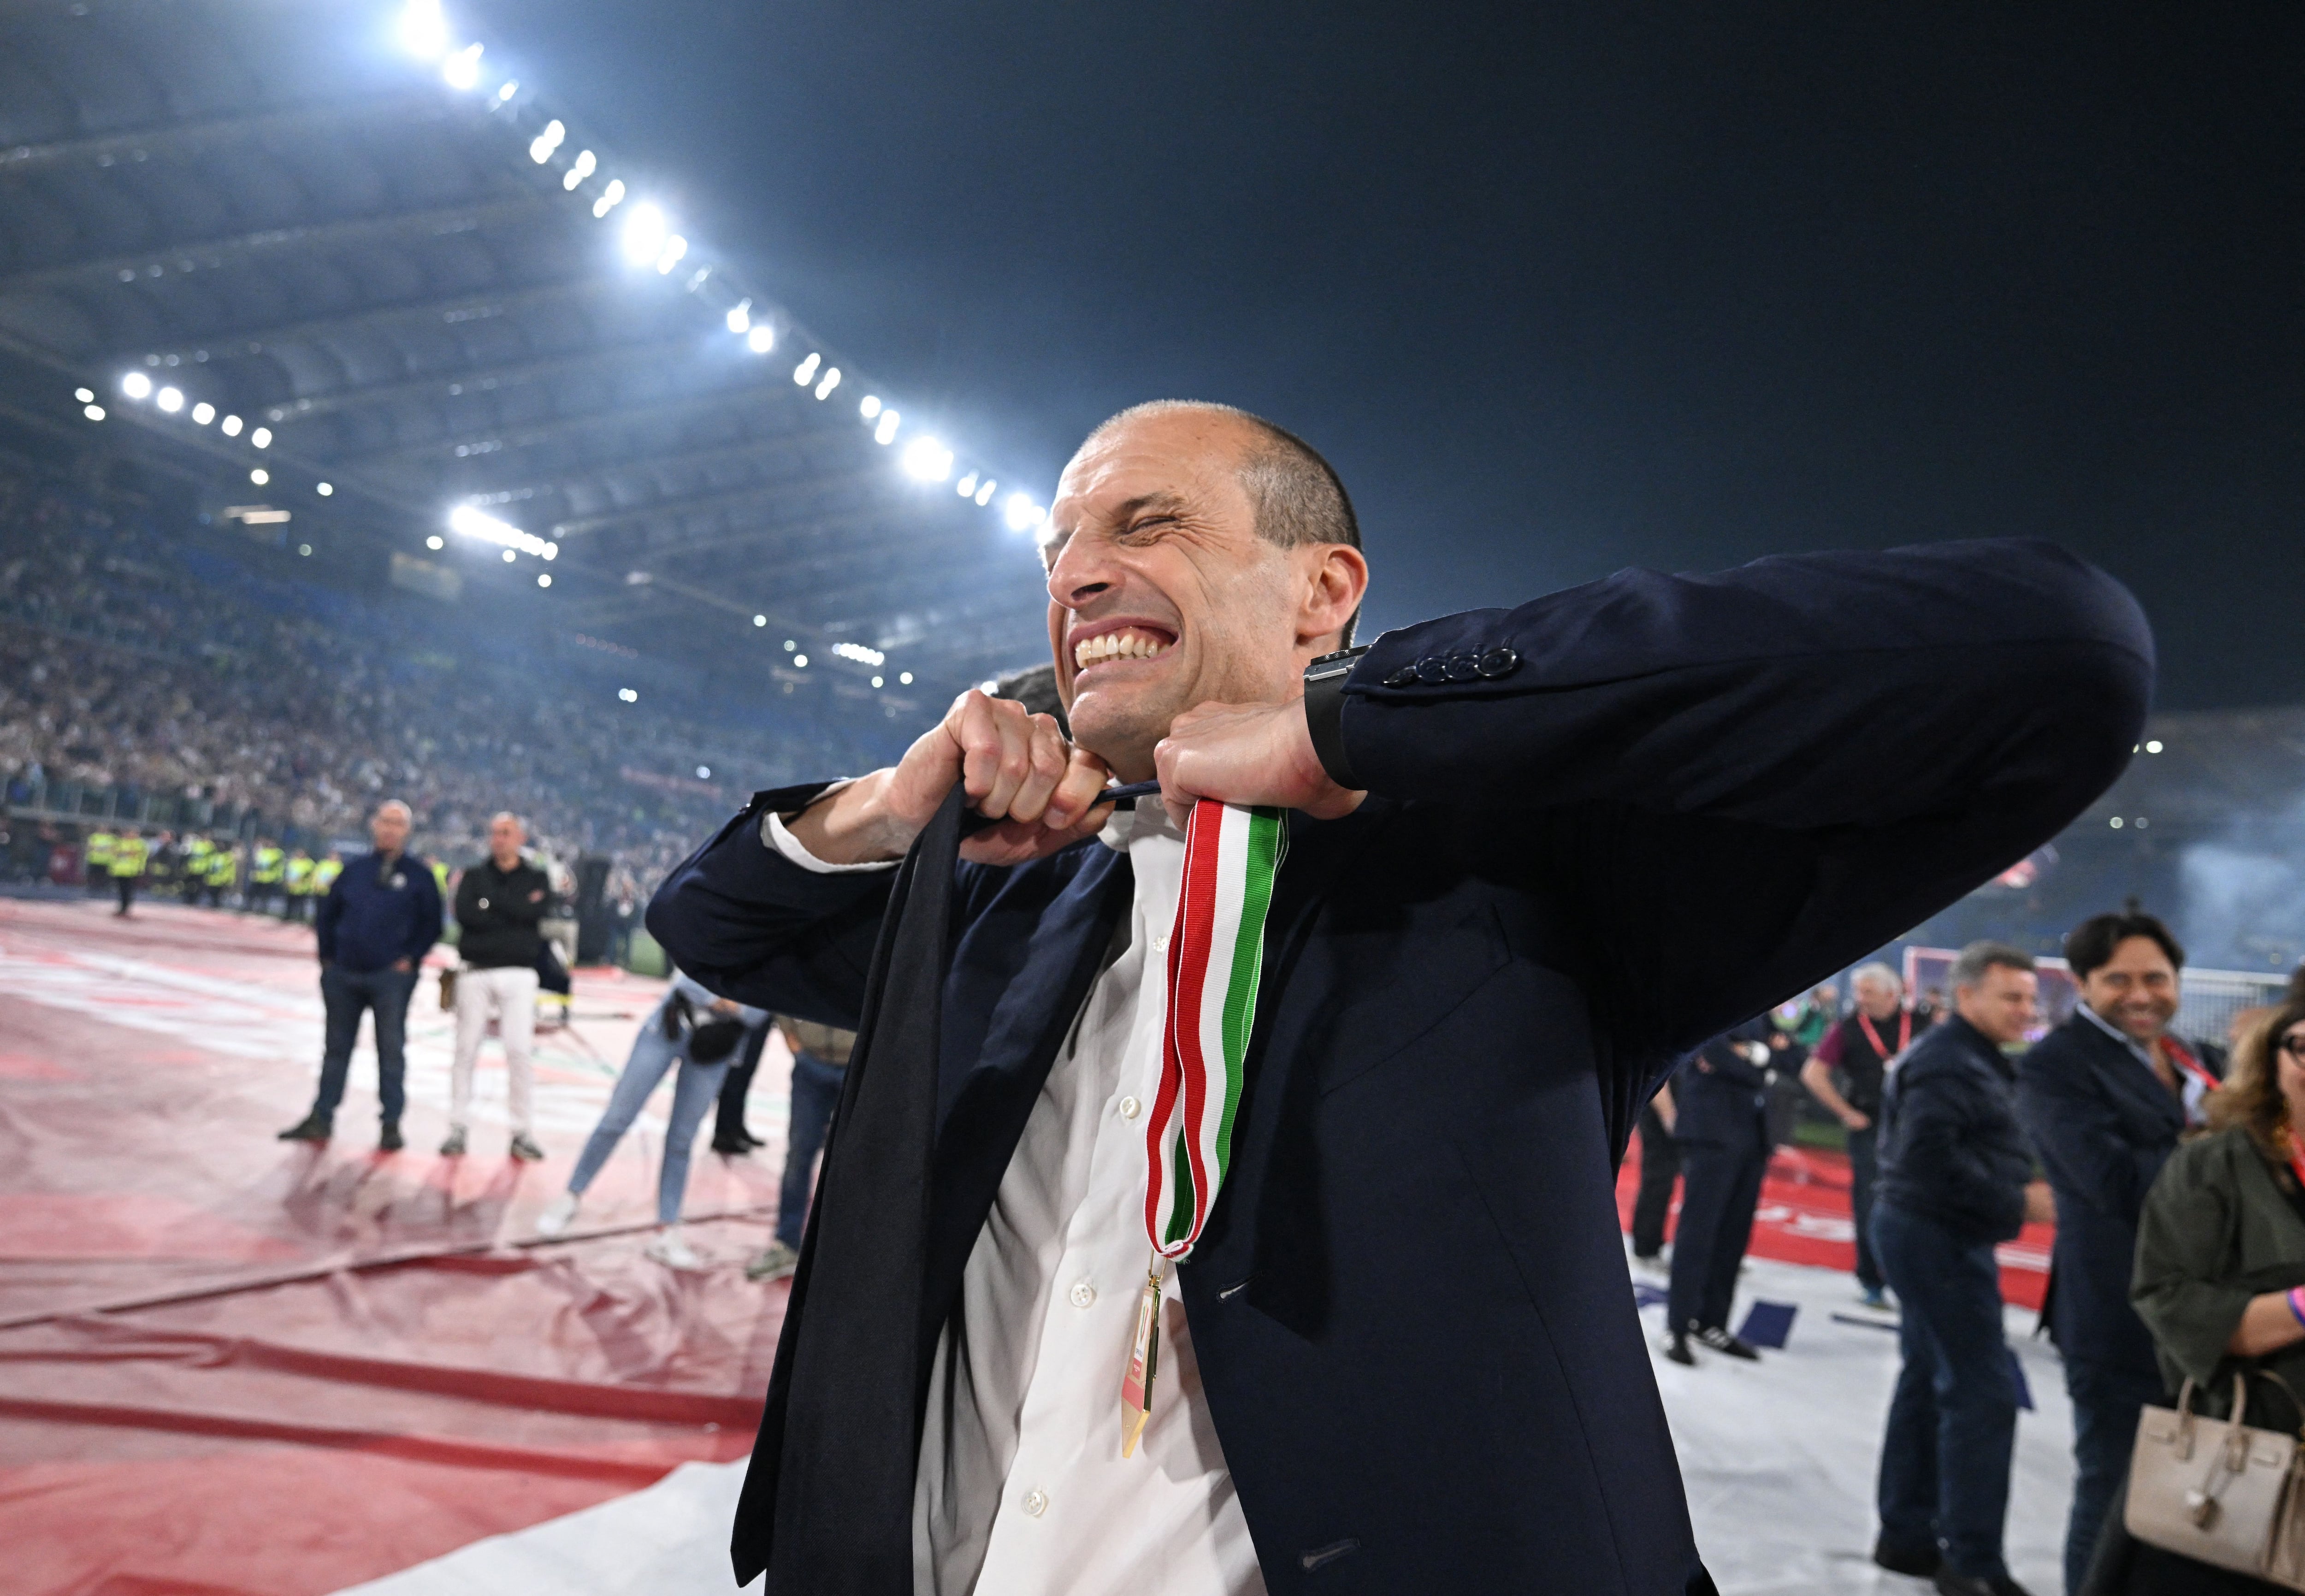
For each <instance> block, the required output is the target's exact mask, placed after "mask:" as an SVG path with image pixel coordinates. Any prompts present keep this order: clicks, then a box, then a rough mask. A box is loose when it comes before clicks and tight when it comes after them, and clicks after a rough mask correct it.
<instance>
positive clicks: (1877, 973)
mask: <svg viewBox="0 0 2305 1596" xmlns="http://www.w3.org/2000/svg"><path fill="white" fill-rule="evenodd" d="M1867 981H1878V982H1882V983H1884V984H1885V985H1888V986H1892V987H1894V988H1896V989H1897V990H1898V991H1900V992H1901V991H1903V990H1904V989H1905V978H1904V977H1903V976H1901V975H1900V974H1898V973H1897V972H1896V971H1895V970H1893V969H1892V968H1891V967H1890V966H1889V965H1887V964H1883V963H1882V962H1881V961H1880V960H1879V959H1875V960H1874V961H1873V962H1872V963H1871V964H1859V965H1858V966H1857V968H1856V970H1855V971H1853V972H1851V973H1850V977H1849V984H1850V986H1852V987H1861V986H1863V985H1864V984H1865V983H1866V982H1867Z"/></svg>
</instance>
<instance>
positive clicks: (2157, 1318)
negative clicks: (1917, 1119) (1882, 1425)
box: [2075, 997, 2305, 1596]
mask: <svg viewBox="0 0 2305 1596" xmlns="http://www.w3.org/2000/svg"><path fill="white" fill-rule="evenodd" d="M2206 1107H2207V1115H2208V1121H2209V1126H2210V1129H2209V1132H2208V1133H2207V1134H2206V1135H2203V1136H2200V1137H2198V1138H2196V1139H2195V1140H2193V1141H2190V1142H2186V1143H2185V1144H2184V1145H2182V1146H2181V1147H2180V1148H2178V1150H2176V1152H2174V1153H2173V1154H2172V1155H2171V1157H2170V1159H2169V1161H2168V1163H2167V1164H2166V1165H2165V1167H2163V1169H2162V1171H2161V1175H2160V1178H2159V1179H2157V1180H2156V1182H2155V1183H2154V1184H2153V1189H2152V1191H2151V1192H2150V1193H2148V1194H2147V1196H2146V1199H2145V1208H2144V1211H2143V1213H2142V1214H2141V1215H2140V1217H2139V1226H2138V1237H2137V1272H2136V1276H2135V1278H2134V1281H2133V1283H2132V1286H2131V1294H2130V1295H2131V1301H2132V1302H2133V1303H2135V1304H2136V1307H2137V1312H2138V1313H2139V1316H2140V1317H2141V1318H2142V1319H2143V1320H2145V1324H2146V1328H2147V1329H2149V1330H2151V1331H2152V1332H2153V1341H2154V1346H2155V1348H2156V1351H2157V1352H2158V1353H2159V1354H2160V1361H2161V1372H2162V1376H2163V1378H2164V1379H2165V1380H2166V1381H2167V1383H2168V1386H2169V1388H2170V1389H2171V1390H2182V1396H2181V1398H2180V1401H2179V1404H2178V1406H2177V1408H2176V1409H2175V1410H2174V1411H2171V1410H2167V1409H2160V1408H2150V1407H2148V1409H2147V1410H2146V1413H2145V1422H2143V1423H2141V1424H2140V1425H2139V1431H2138V1439H2137V1446H2136V1449H2135V1451H2134V1452H2133V1453H2132V1454H2131V1468H2130V1478H2129V1482H2128V1487H2127V1490H2126V1492H2125V1505H2124V1511H2123V1513H2122V1515H2121V1517H2120V1518H2118V1519H2114V1520H2109V1521H2108V1523H2107V1525H2106V1528H2105V1533H2104V1535H2103V1536H2102V1537H2101V1538H2100V1540H2099V1541H2098V1545H2097V1558H2096V1559H2095V1560H2094V1562H2093V1563H2092V1565H2091V1566H2090V1569H2089V1575H2088V1580H2087V1581H2086V1582H2085V1583H2084V1584H2083V1586H2082V1590H2081V1592H2076V1593H2075V1596H2195V1593H2197V1592H2198V1593H2200V1596H2209V1593H2211V1592H2216V1593H2217V1596H2223V1593H2224V1592H2235V1593H2239V1592H2275V1591H2305V1447H2300V1446H2299V1445H2298V1438H2299V1436H2300V1434H2301V1431H2305V1409H2301V1406H2300V1405H2299V1402H2298V1399H2297V1396H2296V1395H2295V1394H2296V1393H2297V1392H2300V1391H2305V997H2297V998H2292V1000H2291V1001H2290V1002H2288V1003H2286V1004H2284V1005H2283V1006H2281V1007H2280V1008H2278V1009H2276V1010H2274V1011H2273V1012H2272V1013H2271V1014H2269V1015H2267V1018H2266V1020H2265V1022H2264V1023H2260V1024H2258V1026H2257V1027H2256V1028H2255V1029H2253V1030H2252V1031H2250V1034H2249V1035H2248V1036H2247V1037H2246V1038H2245V1039H2244V1040H2243V1041H2242V1042H2241V1047H2240V1048H2239V1049H2238V1050H2237V1051H2236V1052H2235V1054H2234V1056H2233V1066H2232V1068H2231V1070H2230V1071H2229V1073H2228V1074H2227V1075H2226V1078H2225V1082H2224V1087H2223V1088H2222V1089H2221V1090H2219V1091H2216V1092H2214V1093H2212V1094H2211V1095H2210V1097H2209V1098H2208V1099H2207V1105H2206ZM2241 1390H2245V1391H2246V1393H2247V1395H2246V1396H2245V1398H2243V1399H2242V1401H2241V1406H2242V1407H2243V1409H2244V1411H2243V1412H2242V1413H2233V1407H2234V1405H2235V1397H2234V1393H2235V1392H2237V1391H2241Z"/></svg>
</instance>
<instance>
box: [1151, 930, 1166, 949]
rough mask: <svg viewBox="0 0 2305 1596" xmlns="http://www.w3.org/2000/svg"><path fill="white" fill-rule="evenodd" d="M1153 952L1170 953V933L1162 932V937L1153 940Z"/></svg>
mask: <svg viewBox="0 0 2305 1596" xmlns="http://www.w3.org/2000/svg"><path fill="white" fill-rule="evenodd" d="M1152 951H1153V952H1154V953H1167V952H1168V951H1169V933H1168V932H1166V931H1162V932H1161V934H1160V935H1158V936H1156V937H1154V938H1152Z"/></svg>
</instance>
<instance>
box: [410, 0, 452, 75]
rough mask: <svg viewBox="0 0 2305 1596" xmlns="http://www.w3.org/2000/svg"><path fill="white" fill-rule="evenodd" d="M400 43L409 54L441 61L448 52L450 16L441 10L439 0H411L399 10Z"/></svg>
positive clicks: (427, 59) (428, 59)
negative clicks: (448, 17)
mask: <svg viewBox="0 0 2305 1596" xmlns="http://www.w3.org/2000/svg"><path fill="white" fill-rule="evenodd" d="M400 43H401V47H402V48H404V49H405V50H406V51H407V52H408V53H409V54H410V55H416V56H421V58H422V59H424V60H426V61H438V60H439V59H440V57H441V56H443V55H447V53H448V19H447V17H446V16H445V15H443V14H442V13H441V11H440V0H408V4H406V5H404V6H403V7H402V8H401V12H400Z"/></svg>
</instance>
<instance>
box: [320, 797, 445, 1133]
mask: <svg viewBox="0 0 2305 1596" xmlns="http://www.w3.org/2000/svg"><path fill="white" fill-rule="evenodd" d="M411 819H412V817H411V815H410V814H409V810H408V805H406V804H404V803H403V802H400V801H399V800H398V799H396V798H395V799H388V800H387V801H386V802H383V803H380V804H378V805H377V809H376V813H375V814H374V815H372V816H370V818H369V835H370V837H371V838H373V839H374V840H375V843H376V851H375V852H374V853H366V854H362V855H361V857H360V858H358V859H355V860H353V862H351V863H350V864H348V865H346V866H344V870H343V871H342V872H341V873H340V874H339V875H338V876H337V877H336V879H335V880H334V881H333V882H331V883H330V884H329V886H328V891H327V896H325V897H323V898H322V899H321V900H320V908H319V914H318V915H317V916H316V917H315V918H314V921H313V929H314V930H315V931H316V932H317V933H318V939H319V955H320V1000H321V1002H322V1003H323V1004H324V1005H326V1006H327V1040H326V1042H325V1043H324V1044H323V1046H322V1050H321V1055H320V1090H319V1093H318V1095H316V1096H315V1097H314V1099H312V1109H311V1112H310V1113H309V1114H307V1115H305V1116H304V1117H303V1118H302V1119H301V1120H298V1121H297V1122H296V1123H295V1124H294V1125H290V1126H289V1127H288V1128H287V1129H286V1130H285V1131H283V1132H281V1133H280V1140H282V1141H283V1142H326V1141H327V1140H328V1138H329V1137H330V1136H331V1135H332V1134H334V1133H335V1129H336V1105H337V1104H339V1103H341V1102H343V1101H344V1078H345V1076H346V1075H347V1074H350V1073H351V1070H352V1062H353V1043H354V1042H356V1041H358V1040H360V1023H361V1011H362V1010H366V1011H367V1012H368V1013H370V1014H373V1015H374V1016H375V1017H376V1076H377V1097H378V1107H379V1109H380V1113H379V1116H378V1117H379V1118H380V1119H381V1121H382V1125H381V1127H380V1128H379V1130H378V1135H377V1143H376V1144H377V1150H378V1151H379V1152H398V1151H399V1150H400V1149H401V1146H402V1142H401V1136H400V1115H401V1110H402V1109H403V1108H404V1107H406V1094H405V1092H404V1088H403V1082H404V1077H405V1073H406V1058H405V1054H404V1050H403V1044H404V1040H405V1037H406V1034H407V1027H408V998H409V995H410V994H411V993H413V992H414V991H415V989H416V974H417V971H418V969H419V968H420V967H421V965H422V964H423V963H424V955H426V954H428V953H430V951H431V950H432V945H433V944H434V943H435V942H438V940H439V939H440V890H439V887H438V884H437V883H435V881H434V880H433V877H432V868H431V866H430V865H428V864H426V863H425V862H424V861H422V860H421V859H419V858H417V857H416V855H414V854H413V853H409V852H407V844H408V828H409V823H410V820H411Z"/></svg>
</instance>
